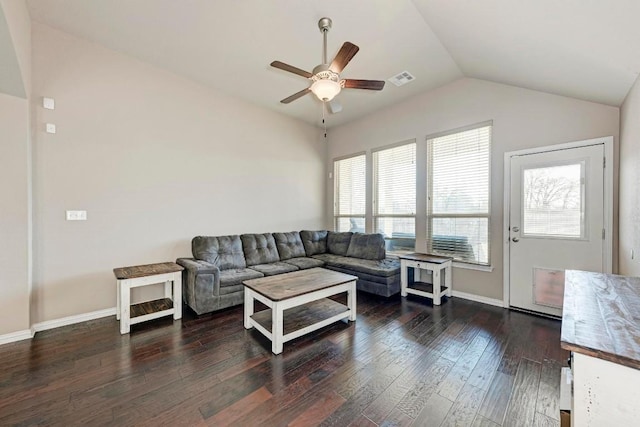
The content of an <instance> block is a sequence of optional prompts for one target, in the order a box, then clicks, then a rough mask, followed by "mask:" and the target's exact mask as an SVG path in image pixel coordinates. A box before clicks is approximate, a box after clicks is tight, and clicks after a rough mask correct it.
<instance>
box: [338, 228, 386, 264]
mask: <svg viewBox="0 0 640 427" xmlns="http://www.w3.org/2000/svg"><path fill="white" fill-rule="evenodd" d="M384 246H385V241H384V236H383V235H382V234H380V233H375V234H362V233H354V234H353V236H351V242H350V243H349V249H347V256H350V257H353V258H361V259H373V260H381V259H384V258H385V256H386V251H385V249H384Z"/></svg>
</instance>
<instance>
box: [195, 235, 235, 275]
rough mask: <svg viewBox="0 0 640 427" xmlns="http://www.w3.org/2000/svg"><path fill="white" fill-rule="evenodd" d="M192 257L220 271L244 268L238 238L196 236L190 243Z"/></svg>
mask: <svg viewBox="0 0 640 427" xmlns="http://www.w3.org/2000/svg"><path fill="white" fill-rule="evenodd" d="M191 250H192V252H193V257H194V258H195V259H199V260H201V261H206V262H209V263H211V264H213V265H215V266H216V267H218V268H219V269H220V270H227V269H230V268H245V267H246V266H247V263H246V261H245V258H244V252H243V251H242V242H241V241H240V236H215V237H212V236H197V237H194V238H193V240H192V241H191Z"/></svg>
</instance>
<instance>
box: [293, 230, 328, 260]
mask: <svg viewBox="0 0 640 427" xmlns="http://www.w3.org/2000/svg"><path fill="white" fill-rule="evenodd" d="M327 233H328V232H327V230H318V231H310V230H302V231H301V232H300V239H302V244H303V245H304V251H305V252H306V254H307V256H312V255H316V254H324V253H326V252H327Z"/></svg>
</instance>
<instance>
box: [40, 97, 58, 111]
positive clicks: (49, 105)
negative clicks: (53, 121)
mask: <svg viewBox="0 0 640 427" xmlns="http://www.w3.org/2000/svg"><path fill="white" fill-rule="evenodd" d="M42 106H43V107H44V108H46V109H47V110H55V109H56V101H54V99H53V98H42Z"/></svg>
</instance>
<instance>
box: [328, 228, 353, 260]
mask: <svg viewBox="0 0 640 427" xmlns="http://www.w3.org/2000/svg"><path fill="white" fill-rule="evenodd" d="M351 236H353V233H352V232H350V231H343V232H336V231H330V232H329V234H327V252H329V253H330V254H334V255H342V256H346V255H347V250H348V249H349V243H350V242H351Z"/></svg>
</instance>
